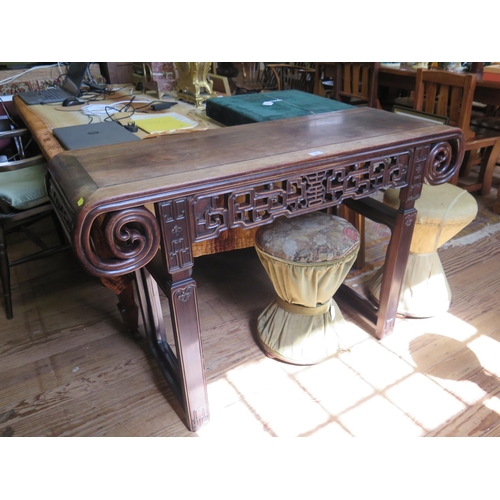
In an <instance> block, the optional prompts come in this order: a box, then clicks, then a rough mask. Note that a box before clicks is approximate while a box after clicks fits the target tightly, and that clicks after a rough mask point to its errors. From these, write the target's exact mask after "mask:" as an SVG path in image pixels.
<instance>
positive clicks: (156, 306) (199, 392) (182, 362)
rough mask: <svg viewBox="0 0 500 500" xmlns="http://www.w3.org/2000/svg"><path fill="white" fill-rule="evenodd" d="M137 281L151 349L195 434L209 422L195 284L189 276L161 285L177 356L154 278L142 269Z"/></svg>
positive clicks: (137, 274)
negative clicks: (170, 342) (169, 314)
mask: <svg viewBox="0 0 500 500" xmlns="http://www.w3.org/2000/svg"><path fill="white" fill-rule="evenodd" d="M136 280H137V288H138V291H139V302H140V305H141V310H142V314H143V317H144V327H145V330H146V335H147V337H148V339H149V342H150V346H151V349H152V351H153V354H154V356H155V358H156V360H157V362H158V365H159V367H160V369H161V370H162V372H163V374H164V375H165V377H166V379H167V381H168V383H169V384H170V386H171V387H172V389H173V391H174V394H175V395H176V397H177V399H178V400H179V402H180V403H181V406H182V408H183V410H184V412H185V416H186V425H187V427H188V429H189V430H191V431H196V430H197V429H199V428H200V427H201V426H202V425H203V424H205V423H207V422H208V421H209V420H210V416H209V410H208V395H207V384H206V379H205V363H204V360H203V351H202V345H201V328H200V321H199V315H198V300H197V289H196V282H195V281H194V280H193V279H192V278H190V277H189V278H187V279H181V280H179V281H175V278H174V277H173V279H172V281H169V282H168V283H167V284H166V286H165V287H163V286H162V288H163V289H164V291H165V292H166V294H167V298H168V300H169V305H170V313H171V317H172V328H173V336H174V341H175V347H176V350H177V357H175V355H174V354H173V352H172V349H171V348H170V346H169V345H168V342H167V338H166V334H165V327H164V323H163V314H162V309H161V304H160V298H159V294H158V285H157V283H156V281H155V279H154V278H153V277H152V276H151V274H150V273H149V271H148V270H147V269H145V268H143V269H140V270H138V271H136ZM162 285H163V283H162Z"/></svg>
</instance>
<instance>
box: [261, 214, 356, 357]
mask: <svg viewBox="0 0 500 500" xmlns="http://www.w3.org/2000/svg"><path fill="white" fill-rule="evenodd" d="M255 249H256V251H257V255H258V256H259V258H260V261H261V262H262V265H263V267H264V269H265V270H266V272H267V274H268V276H269V278H270V279H271V281H272V283H273V285H274V289H275V291H276V295H277V297H276V299H275V300H274V301H273V302H272V303H271V304H269V305H268V306H267V307H266V309H265V310H264V311H263V312H262V313H261V314H260V316H259V319H258V326H257V330H258V341H259V343H260V345H261V347H262V349H263V350H264V352H265V353H266V354H267V355H268V356H270V357H273V358H276V359H279V360H281V361H285V362H287V363H293V364H298V365H311V364H316V363H319V362H321V361H323V360H325V359H327V358H329V357H331V356H333V355H335V354H336V353H337V352H339V350H341V348H342V347H341V343H340V340H339V333H340V331H341V330H342V327H345V320H344V318H343V316H342V313H341V312H340V309H339V308H338V306H337V304H336V303H335V301H334V300H333V299H332V297H333V295H334V293H335V292H336V291H337V290H338V288H339V286H340V285H341V284H342V282H343V281H344V279H345V277H346V275H347V273H348V272H349V270H350V269H351V267H352V265H353V264H354V261H355V260H356V257H357V254H358V250H359V234H358V233H357V231H356V230H355V228H354V227H353V226H352V225H351V224H350V223H349V222H347V221H346V220H344V219H342V218H340V217H336V216H333V215H327V214H324V213H321V212H315V213H312V214H306V215H303V216H301V217H297V218H294V219H285V218H282V219H278V220H276V221H275V222H274V223H273V224H272V225H270V226H264V227H262V228H260V229H259V230H258V231H257V234H256V244H255Z"/></svg>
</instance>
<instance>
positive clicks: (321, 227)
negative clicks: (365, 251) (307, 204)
mask: <svg viewBox="0 0 500 500" xmlns="http://www.w3.org/2000/svg"><path fill="white" fill-rule="evenodd" d="M332 220H333V221H334V222H335V224H332ZM255 244H256V245H257V247H258V248H259V250H261V251H263V252H265V253H267V254H269V255H272V256H273V257H274V258H277V259H281V260H284V261H288V262H294V263H296V264H308V265H309V264H319V263H322V262H331V261H334V260H337V259H342V258H344V257H346V256H348V255H349V254H351V253H352V252H353V251H355V250H357V248H358V246H359V234H358V232H357V231H356V229H355V228H354V226H353V225H352V224H350V223H349V222H348V221H346V220H345V219H342V218H341V217H336V216H333V215H330V216H327V217H325V214H322V213H321V212H313V213H310V214H305V215H302V216H300V217H297V218H292V219H286V218H284V217H281V218H279V219H277V220H276V221H274V223H273V224H271V225H270V226H263V227H261V228H260V229H259V231H257V234H256V237H255Z"/></svg>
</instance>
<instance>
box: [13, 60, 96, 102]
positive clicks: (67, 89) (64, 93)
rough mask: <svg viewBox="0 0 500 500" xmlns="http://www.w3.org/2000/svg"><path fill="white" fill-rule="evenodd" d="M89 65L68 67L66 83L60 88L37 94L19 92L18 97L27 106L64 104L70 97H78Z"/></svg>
mask: <svg viewBox="0 0 500 500" xmlns="http://www.w3.org/2000/svg"><path fill="white" fill-rule="evenodd" d="M88 65H89V63H86V62H73V63H70V64H69V66H68V71H67V73H66V76H65V77H64V81H63V83H62V85H61V86H60V87H59V88H54V89H45V90H39V91H36V92H19V94H18V96H19V97H20V98H21V99H22V100H23V101H24V102H25V103H26V104H49V103H55V102H62V101H64V99H67V98H68V97H78V95H79V94H80V87H81V86H82V83H83V78H84V76H85V72H86V71H87V67H88Z"/></svg>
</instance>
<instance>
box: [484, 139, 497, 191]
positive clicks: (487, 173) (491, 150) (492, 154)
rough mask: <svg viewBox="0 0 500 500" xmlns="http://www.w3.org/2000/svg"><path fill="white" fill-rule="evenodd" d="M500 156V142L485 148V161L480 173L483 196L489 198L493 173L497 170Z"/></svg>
mask: <svg viewBox="0 0 500 500" xmlns="http://www.w3.org/2000/svg"><path fill="white" fill-rule="evenodd" d="M499 155H500V140H498V141H497V142H495V144H493V146H489V147H487V148H485V151H484V153H483V159H482V161H481V169H480V171H479V182H480V183H481V184H482V187H481V195H482V196H488V195H489V194H490V191H491V184H492V181H493V171H494V169H495V165H496V162H497V160H498V156H499Z"/></svg>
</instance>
